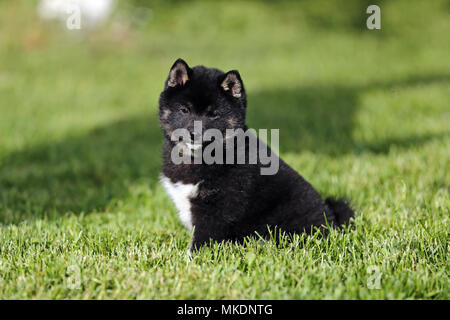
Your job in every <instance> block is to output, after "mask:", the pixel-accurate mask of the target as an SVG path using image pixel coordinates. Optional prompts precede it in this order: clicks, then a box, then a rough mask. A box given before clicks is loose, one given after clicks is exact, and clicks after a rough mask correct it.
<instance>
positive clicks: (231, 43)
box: [0, 0, 450, 299]
mask: <svg viewBox="0 0 450 320" xmlns="http://www.w3.org/2000/svg"><path fill="white" fill-rule="evenodd" d="M31 4H32V2H31V1H24V0H22V1H2V2H0V298H4V299H16V298H19V299H22V298H33V299H39V298H44V299H54V298H64V299H73V298H76V299H79V298H81V299H85V298H96V299H98V298H100V299H102V298H113V299H123V298H139V299H141V298H151V299H181V298H186V299H201V298H206V299H254V298H259V299H322V298H330V299H361V298H362V299H406V298H413V299H449V298H450V290H449V271H450V270H449V263H448V253H449V207H450V200H449V186H450V174H449V172H450V126H449V120H450V108H449V101H450V59H449V58H450V56H449V52H450V42H449V41H448V34H449V33H450V7H449V5H448V3H447V2H445V1H432V2H423V1H406V0H404V1H389V2H386V1H384V2H381V4H380V6H381V10H382V30H380V31H369V30H367V29H366V28H365V18H366V16H367V15H366V14H365V8H366V7H367V5H368V2H367V1H345V3H344V2H339V1H320V2H318V1H314V2H312V1H311V2H309V1H308V2H306V1H305V2H300V1H299V2H298V3H297V2H295V3H294V2H282V3H274V2H269V1H267V2H265V1H264V2H262V1H261V2H230V1H226V2H217V3H216V2H214V3H212V2H195V3H193V4H184V3H183V2H171V4H170V5H168V4H160V3H158V4H154V5H152V8H153V13H152V16H151V17H152V19H151V21H150V22H148V23H146V24H138V25H133V24H131V25H128V26H127V25H126V24H124V22H122V24H117V23H116V24H109V25H107V26H105V27H104V28H102V29H100V30H98V31H96V32H94V33H93V34H90V35H83V34H80V33H79V32H77V31H72V32H69V31H65V30H62V29H61V28H59V26H58V25H56V24H49V23H44V22H41V21H39V20H38V19H37V18H36V17H35V16H34V9H33V7H32V6H31ZM116 18H119V17H118V16H116ZM120 21H125V22H126V21H127V20H126V19H123V18H121V19H120ZM178 57H182V58H184V59H185V60H186V61H188V63H190V64H191V65H196V64H205V65H207V66H215V67H219V68H221V69H224V70H230V69H238V70H239V71H240V72H241V75H242V76H243V80H244V83H245V85H246V89H247V92H248V100H249V107H248V122H249V124H250V126H252V127H253V128H279V129H280V153H281V156H282V157H283V158H284V159H285V160H286V161H287V163H289V164H290V165H291V166H292V167H293V168H295V169H296V170H297V171H299V172H300V173H301V174H302V175H303V176H304V177H305V178H306V179H308V180H309V181H310V182H311V183H312V184H313V185H314V186H315V187H316V188H317V189H318V190H319V191H320V192H321V193H322V194H323V195H324V196H326V195H335V196H348V197H349V198H351V199H352V203H353V205H354V207H355V208H356V210H357V217H356V219H355V223H354V225H353V226H352V227H351V228H350V230H348V231H347V232H332V233H331V235H330V236H329V237H328V239H321V238H319V237H317V235H315V236H309V237H308V236H301V237H294V239H293V241H292V242H291V243H282V245H281V246H279V247H278V248H276V247H275V246H274V245H272V244H271V243H269V244H267V245H264V246H262V245H260V244H259V243H258V242H257V241H249V242H248V243H247V245H245V246H237V245H231V244H225V245H223V246H222V247H221V248H218V246H217V245H215V246H214V247H213V248H204V249H202V250H201V252H199V253H198V254H197V255H195V256H194V258H193V260H192V261H191V262H189V261H188V260H187V258H186V249H187V248H188V246H189V241H190V234H189V233H188V232H187V231H186V230H185V229H183V227H182V224H181V223H180V222H179V221H178V219H177V215H176V211H175V209H174V206H173V205H172V203H171V201H170V199H169V198H168V196H167V195H166V194H165V193H164V191H163V189H162V187H161V185H160V184H159V182H158V175H159V170H160V147H161V140H162V137H161V134H160V130H159V125H158V121H157V100H158V95H159V92H160V90H161V89H162V86H163V80H164V79H165V77H166V76H167V72H168V68H169V67H170V65H171V64H172V63H173V61H174V60H175V59H176V58H178ZM377 279H379V280H380V281H379V287H378V289H377ZM372 284H373V285H372ZM374 286H375V288H374Z"/></svg>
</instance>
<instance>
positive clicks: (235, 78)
mask: <svg viewBox="0 0 450 320" xmlns="http://www.w3.org/2000/svg"><path fill="white" fill-rule="evenodd" d="M219 84H220V86H221V87H222V89H223V90H224V91H225V92H226V93H228V94H230V95H231V96H233V97H235V98H240V97H241V96H242V94H243V93H244V84H243V83H242V79H241V76H240V75H239V72H238V71H237V70H231V71H228V72H227V73H226V74H224V75H223V76H221V77H220V78H219Z"/></svg>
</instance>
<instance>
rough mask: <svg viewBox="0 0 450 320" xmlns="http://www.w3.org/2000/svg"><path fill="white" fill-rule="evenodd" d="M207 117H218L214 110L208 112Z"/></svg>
mask: <svg viewBox="0 0 450 320" xmlns="http://www.w3.org/2000/svg"><path fill="white" fill-rule="evenodd" d="M209 117H210V118H214V119H217V118H218V117H219V113H218V112H217V111H215V110H214V111H211V112H209Z"/></svg>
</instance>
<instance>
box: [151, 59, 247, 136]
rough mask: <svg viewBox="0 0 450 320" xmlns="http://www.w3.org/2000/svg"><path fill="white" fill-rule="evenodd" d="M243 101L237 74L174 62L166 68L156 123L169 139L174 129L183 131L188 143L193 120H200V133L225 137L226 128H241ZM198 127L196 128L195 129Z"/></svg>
mask: <svg viewBox="0 0 450 320" xmlns="http://www.w3.org/2000/svg"><path fill="white" fill-rule="evenodd" d="M246 105H247V99H246V95H245V90H244V84H243V82H242V79H241V76H240V75H239V72H238V71H236V70H232V71H229V72H227V73H224V72H222V71H220V70H218V69H214V68H206V67H203V66H197V67H194V68H190V67H189V66H188V64H187V63H186V62H185V61H183V60H182V59H178V60H177V61H175V63H174V64H173V66H172V68H170V71H169V75H168V77H167V79H166V82H165V83H164V90H163V92H162V93H161V95H160V99H159V120H160V123H161V128H162V129H163V132H164V135H165V137H166V138H167V139H169V140H170V137H171V135H172V132H173V131H174V130H176V129H186V130H187V131H188V132H189V133H190V137H191V138H192V143H193V141H194V137H195V136H196V134H198V132H195V127H194V121H201V124H202V132H203V133H204V132H205V131H206V130H207V129H218V130H220V131H221V133H222V135H223V136H224V137H225V134H226V130H227V129H238V128H244V127H245V109H246ZM197 128H198V126H197Z"/></svg>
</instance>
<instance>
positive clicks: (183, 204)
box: [161, 175, 200, 231]
mask: <svg viewBox="0 0 450 320" xmlns="http://www.w3.org/2000/svg"><path fill="white" fill-rule="evenodd" d="M161 181H162V184H163V186H164V188H165V189H166V191H167V193H168V194H169V196H170V197H171V198H172V200H173V202H174V203H175V207H176V208H177V209H178V215H179V217H180V220H181V222H183V224H184V225H185V227H186V228H187V229H188V230H189V231H192V214H191V199H192V198H195V197H196V196H197V195H198V186H199V184H200V182H199V183H197V184H184V183H181V182H176V183H173V182H172V181H170V179H169V178H167V177H166V176H163V175H162V176H161Z"/></svg>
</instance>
